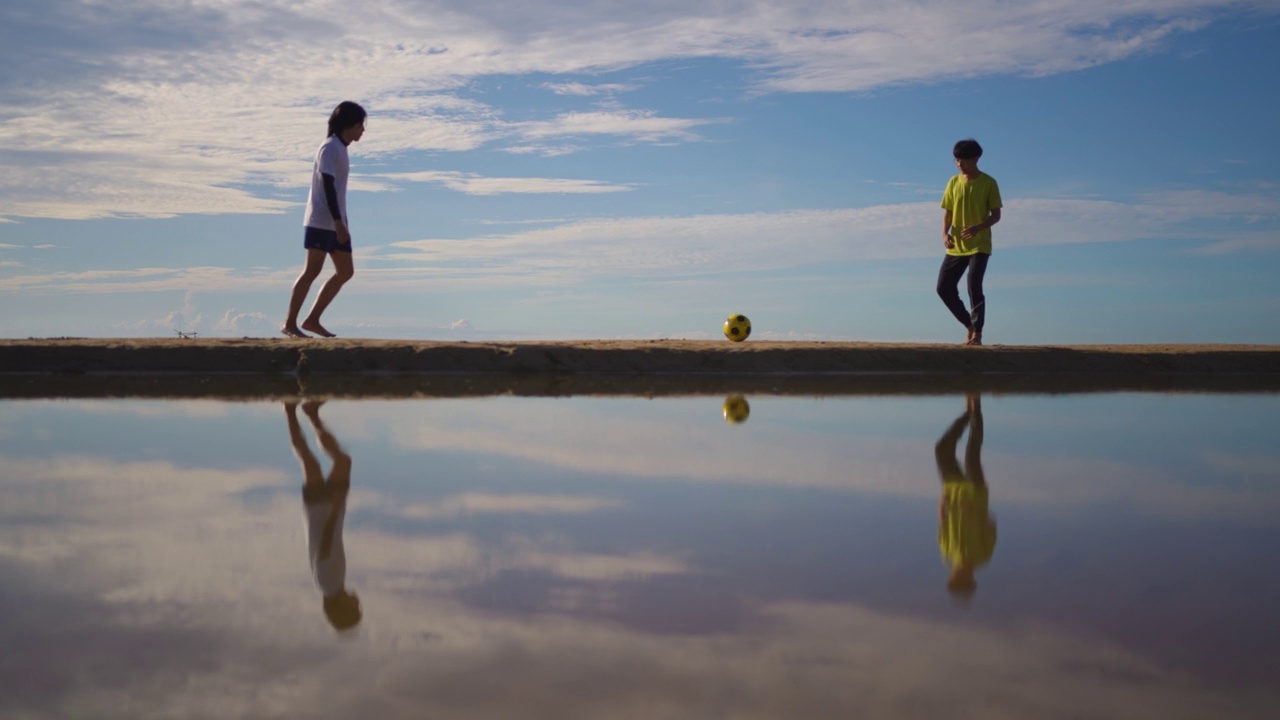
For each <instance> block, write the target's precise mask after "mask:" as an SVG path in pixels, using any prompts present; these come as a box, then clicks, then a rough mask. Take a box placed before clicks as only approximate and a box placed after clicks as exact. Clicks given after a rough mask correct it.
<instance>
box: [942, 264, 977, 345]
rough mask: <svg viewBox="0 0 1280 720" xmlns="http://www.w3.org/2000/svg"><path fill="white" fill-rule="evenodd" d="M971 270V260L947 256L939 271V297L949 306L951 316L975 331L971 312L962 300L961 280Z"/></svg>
mask: <svg viewBox="0 0 1280 720" xmlns="http://www.w3.org/2000/svg"><path fill="white" fill-rule="evenodd" d="M968 268H969V258H967V257H963V256H957V255H947V256H946V257H944V258H943V259H942V267H941V268H940V269H939V270H938V287H937V290H938V297H940V298H942V303H943V304H944V305H946V306H947V309H948V310H950V311H951V314H952V315H954V316H955V318H956V320H957V321H959V323H960V324H961V325H963V326H965V327H967V328H969V329H971V330H972V329H973V326H972V324H971V320H970V317H969V311H968V310H966V309H965V307H964V303H963V302H961V300H960V278H961V277H962V276H963V275H964V271H965V270H967V269H968Z"/></svg>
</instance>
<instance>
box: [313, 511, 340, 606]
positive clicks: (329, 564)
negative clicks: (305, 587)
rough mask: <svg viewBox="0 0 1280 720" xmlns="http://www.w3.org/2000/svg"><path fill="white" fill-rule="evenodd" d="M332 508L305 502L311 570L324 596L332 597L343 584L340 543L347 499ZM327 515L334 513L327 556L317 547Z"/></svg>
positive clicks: (319, 544) (320, 542) (321, 538)
mask: <svg viewBox="0 0 1280 720" xmlns="http://www.w3.org/2000/svg"><path fill="white" fill-rule="evenodd" d="M339 503H340V505H338V506H337V507H334V506H333V505H332V504H330V503H327V502H325V503H316V504H315V505H307V506H306V511H307V551H308V552H309V553H310V554H311V573H312V575H314V576H315V579H316V587H318V588H320V592H321V593H323V594H324V596H325V597H333V596H335V595H337V594H338V593H340V592H342V590H343V589H344V588H345V587H346V583H347V552H346V549H345V548H344V547H343V546H342V521H343V520H344V519H345V518H346V515H347V501H346V500H340V501H339ZM330 514H335V515H336V516H337V517H336V518H335V522H334V524H333V537H332V538H330V539H329V555H328V557H323V558H322V557H320V549H321V547H322V546H323V544H324V530H325V525H327V524H328V522H329V516H330Z"/></svg>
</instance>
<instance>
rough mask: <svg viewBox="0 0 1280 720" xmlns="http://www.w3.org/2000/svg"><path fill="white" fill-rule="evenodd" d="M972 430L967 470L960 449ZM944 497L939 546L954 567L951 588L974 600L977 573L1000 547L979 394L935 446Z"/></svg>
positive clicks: (940, 511)
mask: <svg viewBox="0 0 1280 720" xmlns="http://www.w3.org/2000/svg"><path fill="white" fill-rule="evenodd" d="M966 424H967V425H968V426H969V440H968V443H967V444H966V445H965V452H964V469H963V470H961V468H960V464H959V463H958V462H956V445H957V443H959V441H960V436H961V435H962V434H963V433H964V428H965V425H966ZM934 456H935V457H936V459H937V461H938V475H940V476H941V478H942V499H941V500H939V501H938V548H939V549H940V550H941V551H942V559H943V560H944V561H945V562H946V563H947V564H948V565H950V566H951V575H950V577H948V578H947V590H949V591H950V592H951V594H952V595H954V596H956V597H957V598H960V599H968V598H969V597H971V596H972V595H973V593H974V591H975V590H977V589H978V583H977V581H976V580H975V579H974V577H973V572H974V570H976V569H977V568H978V567H979V566H981V565H983V564H985V563H986V562H987V561H988V560H990V559H991V554H992V553H993V552H995V549H996V523H995V518H993V517H992V516H991V514H990V511H989V510H988V507H987V480H986V477H984V476H983V474H982V404H981V400H980V398H979V397H978V396H977V395H970V396H969V397H968V399H967V400H966V408H965V412H964V414H963V415H961V416H960V417H958V418H956V420H955V422H953V423H951V427H949V428H947V431H946V432H945V433H943V435H942V437H941V438H939V440H938V444H937V445H936V446H935V447H934Z"/></svg>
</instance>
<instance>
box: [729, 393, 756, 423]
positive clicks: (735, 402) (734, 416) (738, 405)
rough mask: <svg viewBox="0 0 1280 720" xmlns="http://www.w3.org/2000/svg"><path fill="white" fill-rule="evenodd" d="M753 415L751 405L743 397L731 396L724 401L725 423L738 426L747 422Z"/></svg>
mask: <svg viewBox="0 0 1280 720" xmlns="http://www.w3.org/2000/svg"><path fill="white" fill-rule="evenodd" d="M750 414H751V405H750V404H749V403H748V402H747V399H746V398H744V397H742V396H741V395H730V396H729V397H727V398H725V399H724V421H725V422H727V423H729V424H730V425H737V424H739V423H744V422H746V421H747V416H749V415H750Z"/></svg>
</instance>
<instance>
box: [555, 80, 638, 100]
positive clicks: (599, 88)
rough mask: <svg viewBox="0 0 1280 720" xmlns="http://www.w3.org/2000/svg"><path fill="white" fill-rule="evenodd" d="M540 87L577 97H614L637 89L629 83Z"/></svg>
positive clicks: (556, 84) (578, 83)
mask: <svg viewBox="0 0 1280 720" xmlns="http://www.w3.org/2000/svg"><path fill="white" fill-rule="evenodd" d="M540 87H543V88H546V89H547V90H550V91H551V92H553V93H555V94H557V95H576V96H579V97H591V96H594V95H614V94H617V93H623V92H628V91H630V90H634V89H636V86H635V85H631V84H627V83H594V84H588V83H580V82H562V83H543V84H542V85H541V86H540Z"/></svg>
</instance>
